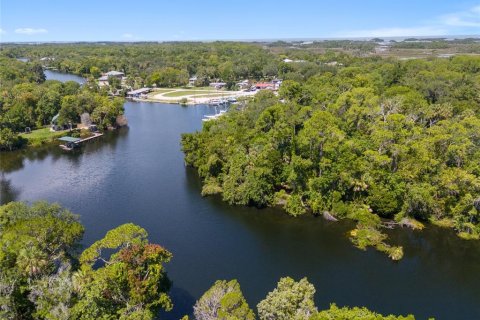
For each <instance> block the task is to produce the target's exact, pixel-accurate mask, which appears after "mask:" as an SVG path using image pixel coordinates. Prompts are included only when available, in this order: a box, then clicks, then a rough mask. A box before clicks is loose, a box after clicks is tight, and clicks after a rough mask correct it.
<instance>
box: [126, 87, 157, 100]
mask: <svg viewBox="0 0 480 320" xmlns="http://www.w3.org/2000/svg"><path fill="white" fill-rule="evenodd" d="M151 91H152V88H141V89H137V90H132V91H128V92H127V98H143V97H145V96H146V94H147V93H149V92H151Z"/></svg>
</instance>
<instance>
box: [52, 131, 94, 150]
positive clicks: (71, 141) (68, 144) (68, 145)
mask: <svg viewBox="0 0 480 320" xmlns="http://www.w3.org/2000/svg"><path fill="white" fill-rule="evenodd" d="M101 136H103V133H98V132H96V133H94V134H93V136H90V137H87V138H83V139H80V138H74V137H61V138H59V139H58V140H60V141H63V142H65V143H64V144H61V145H60V148H62V149H63V150H66V151H70V150H73V149H75V148H78V147H80V145H81V144H82V143H83V142H87V141H90V140H93V139H96V138H98V137H101Z"/></svg>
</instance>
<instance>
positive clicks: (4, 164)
mask: <svg viewBox="0 0 480 320" xmlns="http://www.w3.org/2000/svg"><path fill="white" fill-rule="evenodd" d="M125 109H126V115H127V117H128V120H129V128H125V129H122V130H119V131H117V132H111V133H108V134H106V135H105V136H104V137H102V138H100V139H98V140H97V141H92V142H90V143H88V144H86V145H85V146H83V147H82V149H81V150H79V151H75V152H65V151H62V150H60V148H58V147H57V146H52V147H47V148H44V149H35V150H23V151H19V152H13V153H1V154H0V170H1V176H0V178H1V180H0V182H1V193H0V196H1V202H2V203H5V202H8V201H11V200H26V201H29V202H32V201H35V200H39V199H46V200H48V201H56V202H59V203H61V204H62V205H64V206H66V207H67V208H69V209H70V210H72V211H73V212H75V213H77V214H79V215H80V217H81V221H82V223H83V224H84V225H85V227H86V233H85V237H84V240H83V244H84V245H89V244H91V243H92V242H93V241H95V240H97V239H99V238H101V237H103V235H104V234H105V232H106V231H108V230H110V229H112V228H114V227H116V226H118V225H120V224H123V223H126V222H133V223H136V224H138V225H140V226H142V227H144V228H145V229H146V230H147V231H148V232H149V239H150V241H152V242H156V243H159V244H162V245H163V246H165V247H166V248H168V249H169V250H170V251H171V252H172V253H173V256H174V257H173V259H172V261H171V262H170V263H169V264H168V273H169V277H170V278H171V279H172V280H173V284H174V287H173V290H172V292H171V295H172V297H173V300H174V304H175V309H174V310H173V311H172V312H170V313H167V314H166V315H165V316H164V317H162V318H164V319H178V318H179V317H180V316H181V315H184V314H187V313H190V312H191V311H192V305H193V304H194V302H195V300H196V299H198V298H199V297H200V296H201V294H202V293H204V292H205V291H206V290H207V289H208V288H209V287H210V286H211V285H212V284H213V282H214V281H215V280H217V279H233V278H235V279H238V280H239V282H240V284H241V286H242V290H243V292H244V294H245V296H246V298H247V300H248V301H249V303H250V305H251V307H252V308H255V306H256V304H257V303H258V302H259V301H260V300H261V299H262V298H264V297H265V296H266V294H267V293H268V292H269V291H271V290H272V289H273V288H274V287H275V285H276V283H277V281H278V280H279V278H280V277H282V276H291V277H294V278H295V279H300V278H302V277H305V276H306V277H308V280H309V281H310V282H312V283H313V284H314V285H315V287H316V289H317V293H316V302H317V306H318V307H319V308H320V309H324V308H327V307H328V305H329V303H331V302H336V303H337V304H338V305H342V306H344V305H349V306H355V305H357V306H366V307H368V308H370V309H373V310H376V311H378V312H381V313H397V314H408V313H412V314H415V315H416V316H417V319H427V318H428V317H429V316H433V317H436V319H468V320H471V319H480V242H468V241H463V240H460V239H459V238H457V237H456V236H455V235H454V234H453V233H452V232H450V231H446V230H441V229H439V228H435V227H432V226H428V227H427V228H426V229H425V230H424V231H422V232H412V231H409V230H401V229H399V230H393V231H391V232H390V240H391V242H392V243H394V244H399V245H403V247H404V251H405V256H404V258H403V259H402V260H401V261H399V262H392V261H390V260H389V259H388V258H387V257H386V256H385V255H384V254H381V253H378V252H376V251H373V250H367V251H366V252H364V251H360V250H358V249H356V248H354V247H353V246H352V245H351V244H350V242H349V241H348V239H347V237H346V233H347V232H348V230H350V228H351V227H352V224H351V223H349V222H341V223H331V222H326V221H324V220H322V219H321V218H313V217H304V218H290V217H289V216H287V215H286V214H283V213H282V212H281V211H280V210H275V209H265V210H257V209H255V208H246V207H238V206H236V207H232V206H229V205H227V204H225V203H223V202H222V201H221V200H220V199H219V198H215V197H213V198H212V197H209V198H202V197H201V196H200V191H201V181H200V180H199V178H198V177H197V175H196V172H195V170H193V169H191V168H186V167H185V166H184V162H183V154H182V152H181V150H180V134H181V133H182V132H193V131H195V130H199V129H200V128H201V124H202V121H201V119H202V117H203V115H204V114H211V113H213V112H214V110H213V109H212V107H208V106H194V107H192V106H190V107H182V106H179V105H166V104H155V103H137V102H127V103H126V104H125Z"/></svg>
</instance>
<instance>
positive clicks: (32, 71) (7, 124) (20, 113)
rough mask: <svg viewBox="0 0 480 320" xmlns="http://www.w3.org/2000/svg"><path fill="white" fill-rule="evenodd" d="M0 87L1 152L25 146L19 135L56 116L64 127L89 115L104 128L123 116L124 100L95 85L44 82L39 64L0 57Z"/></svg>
mask: <svg viewBox="0 0 480 320" xmlns="http://www.w3.org/2000/svg"><path fill="white" fill-rule="evenodd" d="M0 84H1V86H0V150H12V149H16V148H18V147H20V146H22V145H23V144H24V143H25V141H24V139H22V138H21V137H20V136H19V135H18V133H20V132H24V131H25V130H26V128H30V130H32V129H36V128H42V127H44V126H47V125H50V123H51V121H52V119H53V117H54V116H55V115H57V114H58V115H59V117H58V121H57V123H58V124H59V125H63V124H68V123H78V122H80V115H81V114H83V113H89V114H90V117H91V119H92V121H94V122H95V123H97V124H98V126H99V127H100V128H102V129H103V128H107V127H111V126H115V124H116V119H117V116H119V115H122V114H123V99H120V98H114V99H112V98H110V97H108V96H107V92H106V91H105V90H101V89H100V88H99V87H98V86H97V85H96V84H95V83H89V84H88V85H86V86H80V85H79V84H78V83H77V82H74V81H68V82H66V83H61V82H60V81H53V80H48V81H45V74H44V72H43V68H42V66H41V65H40V64H39V63H38V62H22V61H18V60H17V59H13V58H7V57H4V56H0Z"/></svg>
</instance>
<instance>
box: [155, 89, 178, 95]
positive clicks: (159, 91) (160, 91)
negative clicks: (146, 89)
mask: <svg viewBox="0 0 480 320" xmlns="http://www.w3.org/2000/svg"><path fill="white" fill-rule="evenodd" d="M173 90H175V89H168V88H160V89H153V91H152V92H150V94H159V93H165V92H170V91H173Z"/></svg>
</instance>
